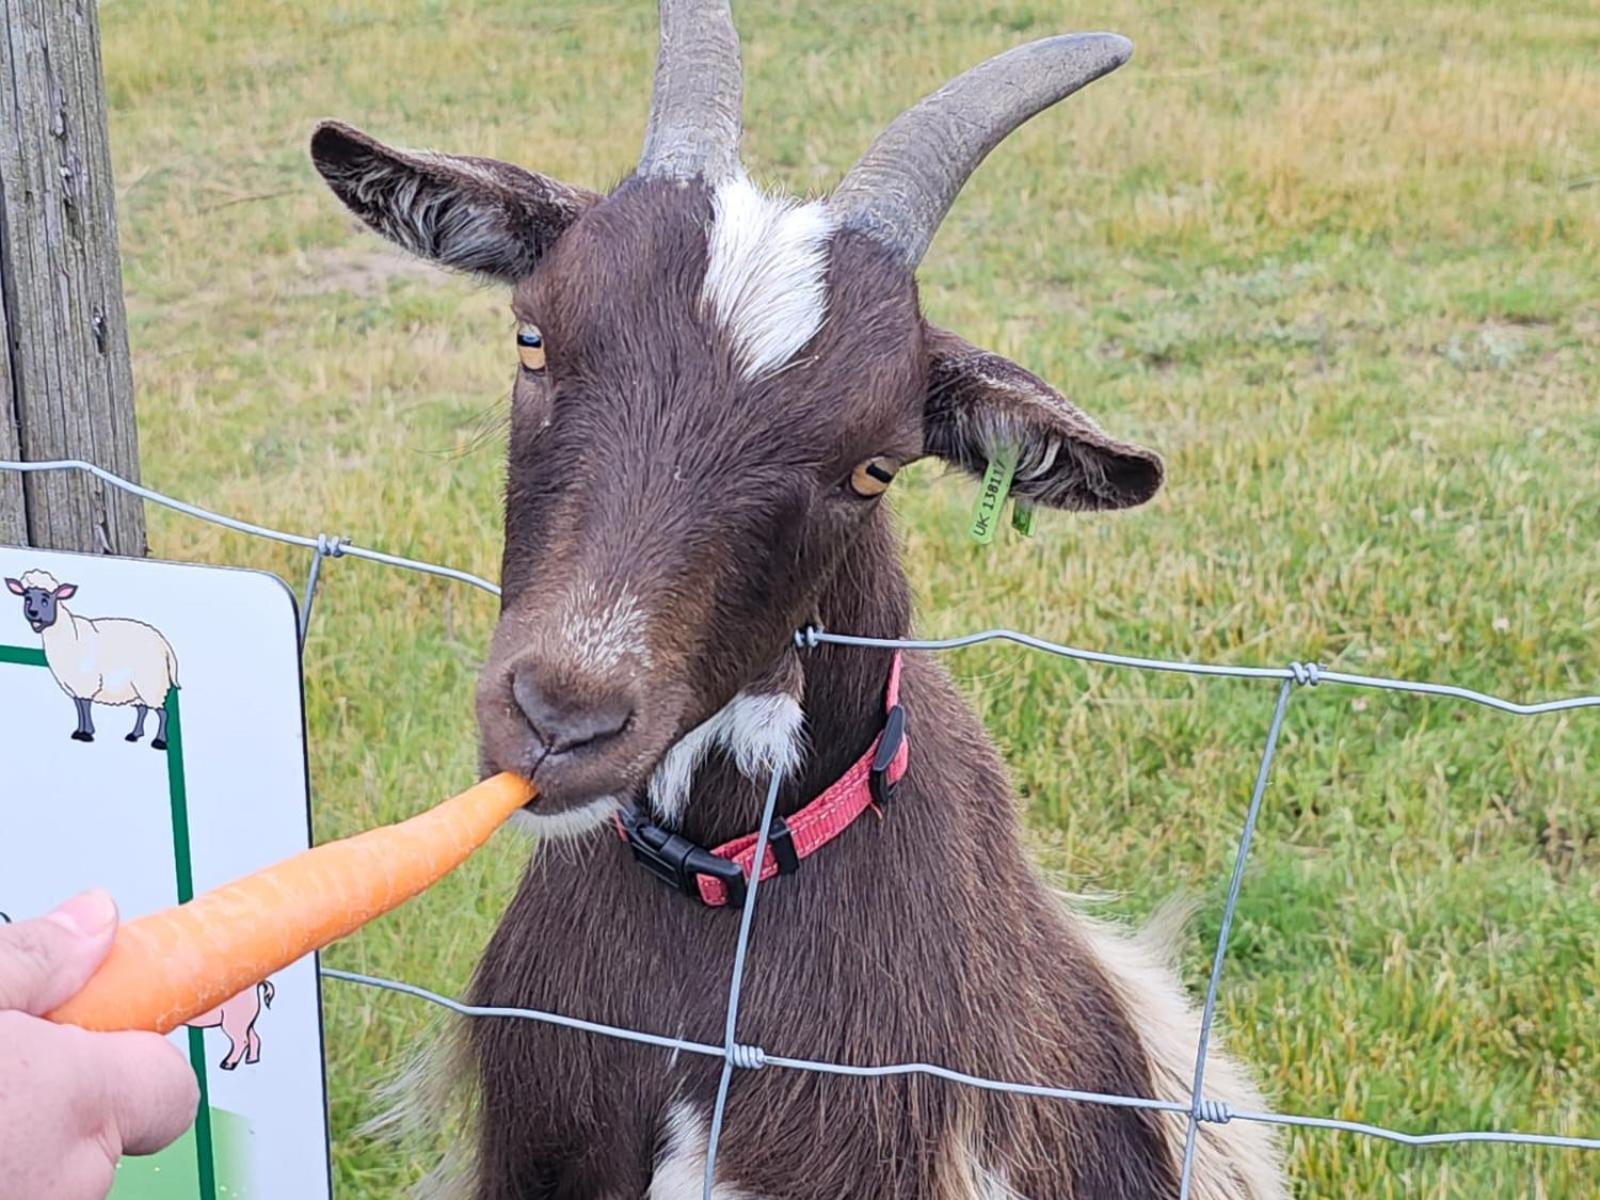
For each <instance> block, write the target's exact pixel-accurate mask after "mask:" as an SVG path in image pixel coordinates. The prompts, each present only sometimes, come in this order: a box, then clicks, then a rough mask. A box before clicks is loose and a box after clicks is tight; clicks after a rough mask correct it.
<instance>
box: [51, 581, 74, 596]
mask: <svg viewBox="0 0 1600 1200" xmlns="http://www.w3.org/2000/svg"><path fill="white" fill-rule="evenodd" d="M77 594H78V585H77V584H75V583H63V584H62V585H61V586H60V587H58V588H57V589H56V593H55V595H56V599H57V600H71V599H72V598H73V597H74V596H76V595H77Z"/></svg>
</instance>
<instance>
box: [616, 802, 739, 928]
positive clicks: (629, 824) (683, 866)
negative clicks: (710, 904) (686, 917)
mask: <svg viewBox="0 0 1600 1200" xmlns="http://www.w3.org/2000/svg"><path fill="white" fill-rule="evenodd" d="M621 816H622V832H623V834H624V836H626V838H627V841H628V849H630V850H632V851H633V860H634V861H635V862H636V863H638V864H639V865H640V866H641V867H643V868H644V869H645V870H647V871H649V872H650V874H652V875H654V876H655V877H656V878H657V879H659V880H661V882H663V883H665V884H668V885H670V886H672V887H675V888H677V889H678V890H679V891H680V892H682V893H683V894H684V895H686V896H693V897H694V898H695V899H696V900H698V899H700V887H699V885H698V884H697V883H696V882H695V876H696V875H710V876H712V877H713V878H715V879H720V880H722V886H723V887H725V888H727V889H728V903H729V905H740V904H743V903H744V870H743V869H742V868H741V867H740V866H739V864H738V863H736V862H732V861H730V860H728V859H726V858H719V857H718V856H717V855H715V854H713V853H711V851H709V850H707V849H706V848H705V847H704V846H702V845H700V844H699V843H697V842H691V841H690V840H689V839H688V838H686V837H683V836H682V835H680V834H676V833H673V832H672V830H670V829H663V828H662V827H661V826H659V825H657V824H656V823H655V822H654V821H652V820H650V818H648V817H647V816H645V814H644V813H643V812H641V811H640V810H639V808H638V807H637V806H634V807H632V808H625V809H623V810H622V813H621Z"/></svg>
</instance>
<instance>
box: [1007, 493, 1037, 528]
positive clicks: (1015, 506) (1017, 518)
mask: <svg viewBox="0 0 1600 1200" xmlns="http://www.w3.org/2000/svg"><path fill="white" fill-rule="evenodd" d="M1034 508H1035V505H1034V503H1033V501H1032V500H1024V499H1023V498H1022V497H1021V496H1018V497H1017V498H1016V499H1015V500H1014V501H1012V503H1011V528H1013V529H1015V530H1016V531H1017V532H1018V533H1020V534H1021V535H1022V536H1023V537H1032V536H1033V510H1034Z"/></svg>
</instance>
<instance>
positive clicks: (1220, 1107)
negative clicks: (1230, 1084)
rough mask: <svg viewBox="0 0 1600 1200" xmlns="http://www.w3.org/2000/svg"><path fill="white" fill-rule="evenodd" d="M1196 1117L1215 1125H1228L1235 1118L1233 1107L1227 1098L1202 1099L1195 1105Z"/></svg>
mask: <svg viewBox="0 0 1600 1200" xmlns="http://www.w3.org/2000/svg"><path fill="white" fill-rule="evenodd" d="M1194 1119H1195V1120H1196V1121H1208V1122H1210V1123H1211V1124H1213V1125H1226V1124H1227V1123H1228V1122H1229V1121H1231V1120H1233V1109H1231V1108H1229V1107H1228V1102H1227V1101H1226V1100H1201V1101H1199V1102H1198V1103H1197V1104H1196V1105H1195V1106H1194Z"/></svg>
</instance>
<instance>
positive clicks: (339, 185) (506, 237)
mask: <svg viewBox="0 0 1600 1200" xmlns="http://www.w3.org/2000/svg"><path fill="white" fill-rule="evenodd" d="M311 161H312V162H313V163H314V164H315V165H316V168H317V170H318V171H319V172H321V174H322V178H323V179H325V180H326V181H327V183H328V186H329V187H330V188H332V189H333V193H334V195H336V196H338V197H339V199H340V200H342V201H344V204H345V207H346V208H348V209H349V210H350V211H351V212H353V213H355V214H356V216H358V217H360V218H361V219H362V220H363V221H365V222H366V223H367V225H368V226H370V227H371V228H372V229H374V230H376V231H377V232H378V233H381V234H382V235H383V236H384V237H386V238H388V239H389V240H390V241H392V242H395V243H397V244H398V245H400V246H402V247H404V248H405V249H407V250H409V251H411V253H413V254H417V255H420V256H422V257H423V258H430V259H433V260H434V261H435V262H438V263H442V264H443V265H444V266H447V267H454V268H456V269H457V270H460V271H472V272H475V273H476V274H479V275H487V276H489V277H490V278H493V279H499V280H503V281H506V282H515V281H516V280H518V279H520V278H522V277H523V276H524V275H526V274H527V273H528V272H529V271H531V270H532V269H533V267H534V264H535V263H537V262H538V261H539V258H540V257H541V256H542V255H543V254H544V252H545V251H546V250H548V249H549V248H550V247H551V246H552V245H554V244H555V241H556V239H557V238H559V237H560V236H561V235H562V233H564V232H565V231H566V229H567V227H568V226H569V225H571V224H572V223H573V222H574V221H576V220H577V219H578V218H579V217H580V216H581V215H582V214H583V213H584V211H585V210H586V209H588V208H589V207H590V206H591V205H593V204H595V203H597V202H598V201H599V199H600V197H599V196H598V195H596V194H595V193H594V192H591V191H587V190H586V189H584V188H578V187H571V186H569V185H568V184H565V183H560V182H558V181H556V180H554V179H549V178H547V177H545V176H543V175H535V174H534V173H533V172H531V171H524V170H523V169H522V168H521V167H514V166H512V165H511V164H510V163H503V162H499V161H497V160H495V159H492V158H466V157H457V156H454V155H449V154H434V153H433V152H431V151H426V150H396V149H394V148H392V147H390V146H385V145H384V144H383V143H382V142H379V141H377V140H375V139H373V138H370V137H368V136H367V135H366V134H364V133H362V132H361V131H360V130H359V129H352V128H351V127H350V126H348V125H344V124H341V123H340V122H338V121H325V122H323V123H322V124H321V125H319V126H317V130H316V132H315V133H314V134H312V136H311Z"/></svg>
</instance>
